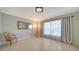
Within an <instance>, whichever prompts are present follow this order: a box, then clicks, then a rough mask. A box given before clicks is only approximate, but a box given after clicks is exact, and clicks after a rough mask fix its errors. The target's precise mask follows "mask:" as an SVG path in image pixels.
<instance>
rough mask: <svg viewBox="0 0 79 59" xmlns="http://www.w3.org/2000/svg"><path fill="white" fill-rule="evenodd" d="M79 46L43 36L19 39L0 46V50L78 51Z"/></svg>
mask: <svg viewBox="0 0 79 59" xmlns="http://www.w3.org/2000/svg"><path fill="white" fill-rule="evenodd" d="M78 50H79V47H76V46H71V45H67V44H64V43H61V42H58V41H55V40H51V39H45V38H34V37H30V38H26V39H22V40H19V41H18V42H17V43H14V44H13V45H12V46H10V45H4V46H0V51H78Z"/></svg>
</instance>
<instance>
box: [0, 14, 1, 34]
mask: <svg viewBox="0 0 79 59" xmlns="http://www.w3.org/2000/svg"><path fill="white" fill-rule="evenodd" d="M0 33H1V13H0Z"/></svg>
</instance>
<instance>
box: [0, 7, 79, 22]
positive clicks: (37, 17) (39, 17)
mask: <svg viewBox="0 0 79 59" xmlns="http://www.w3.org/2000/svg"><path fill="white" fill-rule="evenodd" d="M0 11H1V12H3V13H6V14H9V15H13V16H17V17H21V18H24V19H28V20H32V21H38V22H39V21H43V20H46V19H49V18H52V17H57V16H61V15H64V14H68V13H73V12H76V11H79V8H78V7H44V10H43V12H42V13H36V12H35V8H34V7H0Z"/></svg>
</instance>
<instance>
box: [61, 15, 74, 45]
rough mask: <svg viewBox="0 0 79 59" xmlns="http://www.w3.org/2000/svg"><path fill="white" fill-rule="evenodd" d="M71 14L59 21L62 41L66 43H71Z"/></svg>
mask: <svg viewBox="0 0 79 59" xmlns="http://www.w3.org/2000/svg"><path fill="white" fill-rule="evenodd" d="M72 26H73V16H67V17H64V18H63V19H62V22H61V37H62V41H63V42H64V43H67V44H72V36H73V35H72V34H73V33H72V31H73V27H72Z"/></svg>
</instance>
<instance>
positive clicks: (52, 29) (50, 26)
mask: <svg viewBox="0 0 79 59" xmlns="http://www.w3.org/2000/svg"><path fill="white" fill-rule="evenodd" d="M44 35H52V36H61V20H56V21H51V22H45V23H44Z"/></svg>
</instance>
